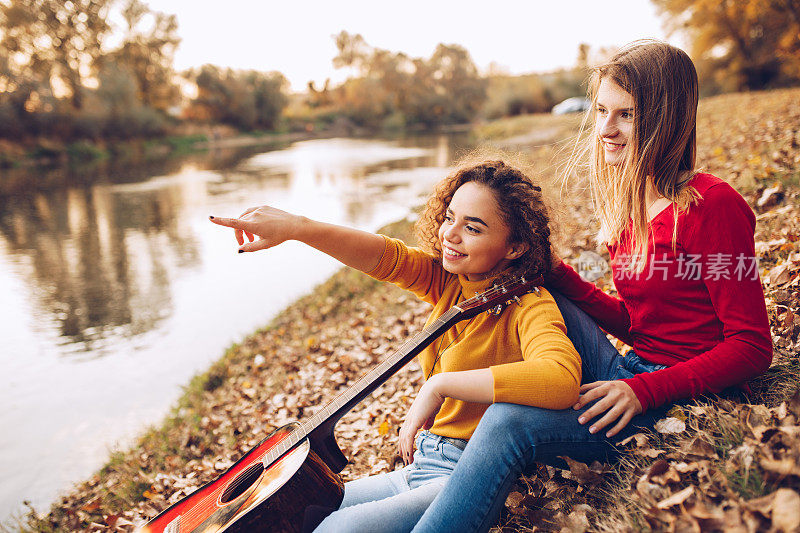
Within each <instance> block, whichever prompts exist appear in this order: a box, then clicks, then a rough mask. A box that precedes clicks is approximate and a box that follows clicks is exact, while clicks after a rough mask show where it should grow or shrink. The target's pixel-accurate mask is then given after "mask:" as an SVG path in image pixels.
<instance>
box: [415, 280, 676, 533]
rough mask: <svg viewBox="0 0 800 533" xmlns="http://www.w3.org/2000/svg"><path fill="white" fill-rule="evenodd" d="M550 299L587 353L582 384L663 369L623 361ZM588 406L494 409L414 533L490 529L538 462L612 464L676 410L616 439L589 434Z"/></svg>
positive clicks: (571, 308)
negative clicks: (627, 441) (635, 438)
mask: <svg viewBox="0 0 800 533" xmlns="http://www.w3.org/2000/svg"><path fill="white" fill-rule="evenodd" d="M551 294H553V297H554V298H555V300H556V303H557V304H558V307H559V309H560V311H561V314H562V316H563V317H564V322H565V323H566V326H567V335H568V336H569V338H570V340H572V342H573V344H574V345H575V348H576V350H577V351H578V353H579V354H580V355H581V358H582V364H583V365H582V366H583V369H582V370H583V382H584V383H589V382H592V381H600V380H614V379H622V378H629V377H632V376H633V375H635V374H639V373H643V372H653V371H655V370H659V369H662V368H665V367H664V366H663V365H656V364H653V363H650V362H649V361H646V360H644V359H641V358H640V357H638V356H637V355H636V354H635V353H634V352H633V351H630V352H628V353H627V354H626V355H625V356H624V357H623V356H621V355H620V354H619V352H617V350H616V348H614V346H613V345H612V344H611V343H610V342H609V341H608V339H607V338H606V335H605V333H603V332H602V330H600V328H599V327H598V326H597V324H595V322H594V321H593V320H592V319H591V318H590V317H589V316H588V315H586V313H584V312H583V311H581V310H580V309H579V308H578V307H577V306H576V305H575V304H573V303H572V302H571V301H570V300H569V299H567V298H565V297H563V296H561V295H560V294H557V293H552V292H551ZM589 407H591V405H588V406H586V407H584V408H583V409H582V410H580V411H575V410H574V409H572V408H568V409H564V410H561V411H555V410H550V409H541V408H538V407H529V406H524V405H515V404H506V403H496V404H493V405H491V406H490V407H489V409H488V410H487V411H486V413H485V414H484V415H483V418H481V421H480V423H479V424H478V427H477V429H476V430H475V433H474V434H473V435H472V437H471V438H470V440H469V443H468V444H467V447H466V448H465V449H464V453H463V454H462V456H461V459H460V460H459V462H458V465H457V466H456V468H455V469H454V470H453V473H452V474H451V475H450V477H449V478H448V481H447V484H446V485H445V487H444V488H443V489H442V490H441V491H440V493H439V494H438V495H437V496H436V498H435V499H434V501H433V502H432V503H431V505H430V506H429V507H428V509H427V511H425V513H424V514H423V516H422V518H421V519H420V521H419V522H418V523H417V525H416V527H415V528H414V530H413V531H415V532H434V531H436V532H459V533H462V532H470V531H488V530H489V528H490V527H491V526H492V525H494V524H495V523H496V521H497V519H498V517H499V516H500V511H501V509H502V507H503V504H504V502H505V499H506V495H507V494H508V491H509V490H510V488H511V485H512V484H513V483H514V481H516V479H517V478H518V477H519V475H520V474H522V473H523V472H525V471H526V470H527V469H528V468H530V467H532V466H533V465H534V463H545V464H550V465H554V466H558V467H561V468H564V467H566V465H565V463H564V461H563V460H562V459H559V456H563V455H566V456H569V457H571V458H573V459H576V460H578V461H582V462H586V463H588V462H591V461H594V460H600V461H612V460H614V459H615V458H616V457H617V455H618V453H619V452H618V450H617V449H616V447H615V443H617V442H619V441H620V440H622V439H624V438H626V437H628V436H630V435H632V434H634V433H636V432H638V431H640V430H641V429H643V428H645V429H651V428H652V427H653V426H654V424H655V422H656V421H657V420H659V419H660V418H663V417H664V416H665V414H666V411H667V410H669V408H670V407H671V405H666V406H662V407H660V408H657V409H652V410H650V411H647V412H646V413H644V414H641V415H638V416H636V417H634V418H633V419H632V420H631V422H629V423H628V425H627V426H626V427H625V428H624V429H623V431H621V432H620V433H618V434H617V435H615V436H614V437H612V438H610V439H609V438H606V436H605V433H606V431H607V430H608V429H610V428H609V427H606V428H604V429H603V430H602V431H600V432H598V433H596V434H594V435H593V434H591V433H589V426H590V425H591V424H590V423H587V424H586V425H581V424H579V423H578V416H579V415H580V414H581V413H582V412H584V411H586V410H587V409H588V408H589ZM465 502H469V504H468V505H465V504H464V503H465Z"/></svg>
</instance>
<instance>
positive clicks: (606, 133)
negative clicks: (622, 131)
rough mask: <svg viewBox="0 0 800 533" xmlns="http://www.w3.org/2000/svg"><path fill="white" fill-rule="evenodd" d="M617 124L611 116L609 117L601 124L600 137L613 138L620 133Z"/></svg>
mask: <svg viewBox="0 0 800 533" xmlns="http://www.w3.org/2000/svg"><path fill="white" fill-rule="evenodd" d="M618 131H619V130H618V129H617V123H616V121H615V120H614V119H613V117H612V116H611V115H608V116H607V117H606V118H604V119H603V120H602V122H601V123H600V136H601V137H613V136H614V135H616V134H617V133H618Z"/></svg>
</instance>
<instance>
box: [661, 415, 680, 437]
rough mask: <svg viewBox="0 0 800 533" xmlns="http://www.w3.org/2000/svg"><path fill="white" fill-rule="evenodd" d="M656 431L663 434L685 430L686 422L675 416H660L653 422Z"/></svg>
mask: <svg viewBox="0 0 800 533" xmlns="http://www.w3.org/2000/svg"><path fill="white" fill-rule="evenodd" d="M654 429H655V430H656V431H658V432H659V433H663V434H665V435H670V434H673V433H681V432H683V431H686V422H684V421H683V420H679V419H677V418H672V417H670V418H662V419H661V420H659V421H658V422H656V424H655V428H654Z"/></svg>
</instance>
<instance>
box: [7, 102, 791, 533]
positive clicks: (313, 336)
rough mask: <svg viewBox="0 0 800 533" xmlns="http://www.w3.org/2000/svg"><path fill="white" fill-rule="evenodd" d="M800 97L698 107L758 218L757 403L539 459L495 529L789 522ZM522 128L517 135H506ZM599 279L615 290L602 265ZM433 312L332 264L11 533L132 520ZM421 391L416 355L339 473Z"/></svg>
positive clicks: (184, 489)
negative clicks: (606, 460) (557, 466)
mask: <svg viewBox="0 0 800 533" xmlns="http://www.w3.org/2000/svg"><path fill="white" fill-rule="evenodd" d="M797 102H800V91H797V90H793V91H776V92H771V93H757V94H745V95H725V96H723V97H718V98H715V99H709V100H704V101H703V102H702V103H701V109H700V117H699V121H700V127H699V129H698V131H699V132H700V133H699V138H698V141H699V142H698V144H699V146H698V148H699V157H698V160H699V161H702V162H704V164H705V165H706V169H707V170H709V171H712V172H715V173H717V174H718V175H720V176H722V177H724V178H726V179H729V180H730V181H731V183H733V184H734V185H735V186H736V187H737V189H739V190H740V191H741V192H742V193H743V194H744V195H745V197H746V198H747V200H748V201H749V202H750V204H751V205H752V206H753V208H754V209H755V210H756V212H757V215H758V225H757V230H756V241H757V253H758V256H759V260H760V266H761V269H762V279H763V281H764V289H765V293H766V296H767V304H768V310H769V313H770V321H771V325H772V328H773V333H774V336H775V338H774V341H775V348H776V358H775V362H774V364H773V366H772V368H771V371H770V372H769V373H768V374H767V375H766V376H764V377H763V378H760V379H759V380H757V382H756V383H755V386H754V390H755V394H756V395H755V396H754V405H753V406H749V407H742V406H736V405H732V404H731V405H729V404H727V403H724V402H717V403H713V404H711V403H706V404H698V405H696V406H695V407H693V408H692V409H690V410H688V411H686V412H676V413H675V415H676V416H675V418H676V419H678V422H672V424H673V426H674V427H675V428H676V429H680V428H681V423H683V424H684V425H685V426H686V427H687V428H688V429H683V430H682V431H679V432H677V433H673V434H667V433H660V434H656V435H652V436H642V437H639V438H637V439H634V441H632V442H631V443H630V446H631V448H632V450H631V451H632V453H631V454H630V457H631V460H630V461H628V462H625V463H624V464H622V465H620V466H617V467H615V468H613V469H609V468H605V467H599V466H593V465H589V466H586V465H579V464H576V465H574V467H573V468H572V469H571V471H569V472H567V471H564V472H562V471H557V470H554V469H548V468H545V469H542V470H540V472H538V473H537V475H535V476H532V477H529V478H524V479H521V480H520V483H519V484H518V486H517V487H515V490H514V491H513V492H512V494H511V496H509V499H508V501H507V504H506V511H505V512H504V514H503V517H502V519H501V525H503V526H504V528H506V527H507V528H509V530H511V531H528V530H530V529H531V528H532V526H533V525H536V527H537V528H539V530H559V529H560V528H561V527H564V526H566V527H570V528H572V529H571V530H573V531H582V530H585V529H587V528H588V527H589V524H591V525H592V526H591V527H592V529H602V528H606V529H607V530H609V531H610V530H617V531H619V530H624V529H629V530H638V529H646V528H651V529H654V530H663V529H667V528H669V527H677V526H678V525H683V524H688V525H690V526H692V525H693V524H699V526H698V527H700V526H703V527H706V528H707V529H715V528H716V529H724V526H727V525H733V522H726V521H727V520H734V519H735V517H736V516H740V517H744V518H742V520H746V521H747V523H746V524H745V525H747V524H750V525H752V530H761V529H763V530H767V529H769V528H770V527H771V526H776V527H777V526H779V525H780V524H787V523H790V522H786V520H791V519H792V517H788V518H787V517H785V516H784V515H781V514H780V509H782V508H786V506H785V505H784V503H785V502H788V503H790V504H791V503H792V502H793V501H794V498H795V496H797V491H798V490H800V466H799V465H800V459H799V458H798V457H797V455H796V453H795V451H796V450H797V449H799V447H798V446H799V445H800V443H798V440H797V439H798V435H800V432H798V430H797V428H798V422H797V421H798V419H800V405H798V402H797V401H791V400H790V399H791V398H792V393H793V391H794V390H796V389H797V386H798V382H797V380H798V377H797V376H798V373H799V372H800V365H799V364H798V356H797V348H798V345H797V340H798V333H800V319H798V316H799V315H800V293H799V292H798V285H800V246H799V245H798V241H800V209H799V208H798V204H799V203H800V202H798V196H800V194H798V189H799V188H798V186H797V178H798V170H797V169H798V168H800V149H798V142H799V141H800V137H799V136H798V135H799V133H798V132H800V109H798V107H800V105H798V104H797ZM512 129H513V128H508V129H504V131H510V130H512ZM504 135H505V134H496V136H498V137H503V136H504ZM519 135H523V136H524V135H526V134H525V133H524V132H522V133H513V134H512V135H509V136H507V137H505V139H506V140H507V139H513V138H514V137H515V136H519ZM533 144H536V143H533ZM563 144H566V143H563ZM559 150H560V146H556V145H553V144H550V145H548V146H536V147H532V148H530V150H529V151H530V153H531V155H532V157H534V159H536V160H537V161H539V162H540V164H538V165H537V168H538V169H539V170H540V171H541V172H542V173H543V175H544V178H546V177H547V176H546V175H547V174H552V173H554V172H555V171H556V168H557V166H558V165H557V158H558V157H560V152H559ZM568 192H569V193H568V194H567V195H566V196H564V202H565V204H568V205H565V206H564V207H563V210H567V211H568V212H569V214H570V217H569V218H565V219H564V220H562V221H561V226H562V231H561V233H562V235H564V236H569V238H568V239H566V238H562V240H561V242H559V243H558V245H557V247H558V249H559V252H560V253H561V255H562V256H564V257H565V258H567V259H573V260H574V259H575V258H577V257H578V254H579V253H580V252H581V251H584V250H595V247H594V245H593V244H592V242H593V241H592V233H593V229H594V228H593V225H592V223H591V221H590V211H589V209H588V207H587V206H588V205H589V204H588V201H587V198H586V197H585V196H584V195H582V194H581V193H580V192H579V188H576V189H574V190H570V191H568ZM409 227H410V223H409V221H404V222H402V223H399V224H397V225H394V226H393V227H390V228H387V229H386V232H388V233H390V234H392V235H396V236H400V237H407V236H408V230H409ZM599 284H601V286H608V285H609V279H608V276H606V278H602V279H601V280H600V281H599ZM426 314H427V308H426V306H425V305H423V304H419V303H417V302H416V301H415V300H414V299H413V298H410V297H408V296H407V295H406V294H404V293H403V292H402V291H400V290H399V289H396V288H395V287H393V286H390V285H386V284H379V283H377V282H374V281H372V280H370V279H369V278H367V277H365V276H363V275H360V274H358V273H356V272H353V271H350V270H343V271H340V272H339V273H337V274H336V275H334V276H333V277H332V278H331V279H330V280H329V281H328V282H326V283H324V284H323V285H321V286H320V287H318V288H317V289H315V291H314V292H313V293H312V294H310V295H309V296H307V297H304V298H302V299H301V300H299V301H298V302H296V303H295V304H293V305H292V306H290V307H288V308H287V309H286V310H285V311H284V312H283V313H281V314H280V315H279V316H278V317H276V318H275V320H274V321H273V322H272V323H271V324H270V325H269V326H267V327H265V328H264V329H262V330H260V331H258V332H256V333H254V334H253V335H251V336H249V337H248V338H247V339H245V340H243V341H242V342H241V343H240V344H238V345H235V346H233V347H231V348H230V349H229V350H228V351H227V353H226V354H225V355H224V357H223V358H222V359H221V360H220V361H219V362H218V363H216V364H215V365H214V366H213V367H212V368H211V369H210V370H209V371H208V372H206V373H205V374H203V375H201V376H198V377H197V378H195V379H194V380H193V381H192V383H191V384H190V385H189V386H187V389H186V393H185V394H184V396H183V398H182V399H181V401H180V402H179V404H178V405H177V406H176V407H175V409H174V410H173V413H172V414H171V415H170V416H169V417H168V418H167V419H166V420H165V421H164V423H163V424H162V425H160V426H158V427H154V428H153V429H152V430H150V431H149V432H147V434H146V435H145V436H143V437H142V439H141V441H140V442H139V443H138V445H137V446H135V447H133V448H131V449H130V450H127V451H121V452H118V453H116V454H115V455H114V457H112V459H111V460H110V462H109V463H108V465H107V466H106V467H104V468H103V469H102V470H101V471H100V472H98V473H97V474H96V475H94V476H93V477H92V478H91V479H89V480H87V482H86V483H84V484H82V485H81V486H79V487H76V488H75V489H74V490H73V491H72V492H71V493H70V494H69V495H67V496H66V497H65V498H63V499H62V500H61V501H60V502H58V503H57V504H56V505H54V506H53V507H52V509H51V510H50V511H49V513H48V514H47V515H44V516H41V517H40V516H38V515H36V514H35V513H31V514H30V515H29V516H28V517H27V518H26V520H25V524H21V525H20V529H24V530H34V531H63V530H70V531H72V530H118V531H128V530H131V529H132V528H133V525H134V524H138V523H141V522H142V521H144V520H146V519H147V518H151V517H152V516H154V515H155V514H156V513H157V512H158V511H159V510H161V509H163V508H164V507H165V506H166V505H168V504H169V503H171V502H173V501H175V500H176V499H179V498H180V497H182V496H184V495H185V494H188V493H190V492H191V491H192V490H194V489H195V488H197V487H199V486H202V484H204V483H206V482H208V481H210V480H212V479H214V478H215V477H216V476H218V475H219V474H220V473H222V472H223V471H224V470H225V469H226V468H227V467H228V466H230V464H232V462H233V461H235V460H236V459H237V458H238V457H240V456H241V455H242V454H243V453H244V452H246V451H247V450H248V449H249V448H250V447H252V446H253V445H254V444H255V443H257V442H258V441H260V440H261V439H262V438H263V437H264V436H265V435H267V434H268V433H269V431H271V430H272V429H274V428H275V427H278V426H280V425H282V424H284V423H286V422H289V421H292V420H297V419H300V418H303V417H304V416H308V414H309V413H310V412H311V411H313V409H314V406H316V405H320V404H323V403H324V402H325V401H326V400H327V399H330V398H332V397H333V396H334V395H335V394H336V393H337V392H339V391H341V390H342V389H343V387H344V386H345V385H346V383H347V382H348V381H349V380H352V379H354V378H356V377H357V376H359V375H360V374H362V373H363V372H364V369H365V368H368V367H370V366H371V365H372V364H373V363H374V362H376V361H377V360H379V359H380V357H381V356H383V355H385V354H386V353H389V352H390V351H392V350H393V349H394V348H396V347H398V346H399V345H400V344H401V343H402V342H403V340H404V339H405V338H407V336H408V335H409V334H411V333H413V332H414V331H417V330H418V329H419V327H420V326H421V324H422V322H423V321H424V317H425V316H426ZM420 384H421V377H420V376H419V373H418V371H417V367H416V366H415V364H413V363H412V364H410V365H408V366H407V367H406V368H405V369H403V370H402V371H401V372H399V373H398V374H397V375H396V376H395V377H393V378H392V379H390V380H389V381H388V382H387V383H386V384H385V385H384V387H383V388H381V389H380V390H379V391H378V392H376V394H375V395H374V396H373V397H371V398H370V399H368V400H366V401H365V402H364V403H362V405H361V406H359V409H357V410H355V411H353V412H351V413H350V414H349V415H347V416H346V417H345V418H344V419H343V420H342V421H341V423H340V424H339V425H338V426H337V434H338V436H339V443H340V444H341V445H342V446H343V451H344V452H345V454H346V455H348V457H349V458H350V459H351V461H352V463H351V464H350V465H348V467H347V468H346V469H345V471H344V472H343V474H344V476H345V478H346V479H351V478H354V477H359V476H361V475H365V474H370V473H375V472H379V471H385V470H387V469H390V468H391V467H392V466H393V465H394V464H396V441H397V437H396V435H397V428H398V427H399V425H400V422H401V420H402V417H403V415H404V413H405V409H406V408H407V406H408V405H410V402H411V399H412V398H413V395H414V392H415V391H416V390H417V388H418V387H419V385H420ZM320 391H322V393H320ZM320 394H322V396H321V397H320ZM786 400H789V401H786ZM784 402H785V403H784ZM681 418H685V420H680V419H681ZM690 489H691V490H690ZM787 491H789V492H787ZM760 498H764V499H763V500H761V499H760ZM615 505H616V506H618V507H615ZM781 520H784V522H780V521H781Z"/></svg>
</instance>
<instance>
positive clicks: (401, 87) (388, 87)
mask: <svg viewBox="0 0 800 533" xmlns="http://www.w3.org/2000/svg"><path fill="white" fill-rule="evenodd" d="M334 39H335V41H336V46H337V48H338V50H339V53H338V55H337V56H336V57H335V58H334V59H333V64H334V66H335V67H337V68H352V69H353V70H354V71H355V72H356V74H357V75H356V76H354V77H351V78H350V79H349V80H348V81H347V82H345V83H344V84H343V85H342V86H341V87H340V88H339V89H338V90H337V91H336V94H337V95H338V101H337V103H338V105H339V106H340V109H341V110H342V112H344V113H346V114H347V115H348V116H350V118H352V119H353V120H354V121H356V122H358V123H360V124H363V125H368V126H380V125H382V124H383V125H385V123H386V122H387V121H389V122H392V123H393V124H397V125H401V126H403V125H410V124H424V125H433V124H444V123H455V122H465V121H469V120H471V119H473V118H474V117H475V115H476V114H477V112H478V110H479V109H480V107H481V105H482V104H483V101H484V100H485V98H486V81H485V80H484V79H483V78H481V76H480V75H479V73H478V69H477V68H476V67H475V64H474V63H473V62H472V58H471V57H470V55H469V53H468V52H467V51H466V50H465V49H464V48H462V47H460V46H458V45H444V44H440V45H438V46H437V48H436V50H435V51H434V53H433V54H432V56H431V57H430V58H428V59H425V58H411V57H409V56H407V55H406V54H404V53H402V52H391V51H389V50H383V49H380V48H374V47H372V46H370V45H368V44H367V43H366V42H365V41H364V38H363V37H362V36H361V35H359V34H355V35H353V34H349V33H347V32H346V31H342V32H340V33H339V34H338V35H336V36H335V37H334Z"/></svg>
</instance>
